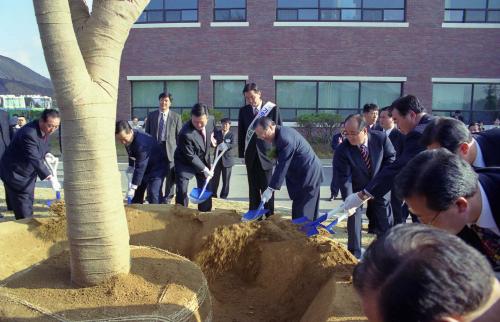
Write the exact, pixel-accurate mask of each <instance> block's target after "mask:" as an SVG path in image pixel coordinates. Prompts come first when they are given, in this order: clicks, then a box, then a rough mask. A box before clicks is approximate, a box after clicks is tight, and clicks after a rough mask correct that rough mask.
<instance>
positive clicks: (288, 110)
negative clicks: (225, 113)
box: [276, 81, 402, 121]
mask: <svg viewBox="0 0 500 322" xmlns="http://www.w3.org/2000/svg"><path fill="white" fill-rule="evenodd" d="M401 92H402V83H399V82H353V81H350V82H342V81H335V82H317V81H277V82H276V104H277V105H278V106H279V107H280V109H281V113H282V117H283V119H284V120H285V121H295V119H296V117H297V116H298V115H301V114H304V113H318V112H322V113H324V112H327V113H337V114H340V115H342V116H347V115H349V114H353V113H360V112H361V107H362V106H363V105H364V104H366V103H375V104H377V105H379V106H380V107H384V106H387V105H390V104H391V103H392V102H393V101H394V100H395V99H397V98H398V97H400V96H401Z"/></svg>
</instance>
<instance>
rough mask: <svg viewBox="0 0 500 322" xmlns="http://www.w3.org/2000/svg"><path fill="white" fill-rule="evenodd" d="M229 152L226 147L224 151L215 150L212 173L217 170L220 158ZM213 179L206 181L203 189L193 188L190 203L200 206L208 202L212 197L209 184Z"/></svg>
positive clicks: (209, 178)
mask: <svg viewBox="0 0 500 322" xmlns="http://www.w3.org/2000/svg"><path fill="white" fill-rule="evenodd" d="M226 151H227V146H224V148H223V149H219V147H217V149H216V150H215V160H214V163H213V164H212V167H211V168H210V171H211V172H213V171H214V170H215V167H216V166H217V163H218V162H219V160H220V158H221V157H222V155H223V154H224V153H225V152H226ZM211 179H212V178H211V177H208V178H207V179H206V180H205V184H204V185H203V188H202V189H200V188H193V190H191V193H190V194H189V201H191V202H192V203H194V204H199V203H203V202H205V201H207V200H208V198H210V197H211V196H212V192H211V191H208V190H207V186H208V183H209V182H210V180H211Z"/></svg>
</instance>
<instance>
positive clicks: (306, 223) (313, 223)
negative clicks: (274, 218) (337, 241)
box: [292, 203, 349, 237]
mask: <svg viewBox="0 0 500 322" xmlns="http://www.w3.org/2000/svg"><path fill="white" fill-rule="evenodd" d="M342 212H344V203H342V204H341V205H340V206H338V207H337V208H335V209H333V210H330V211H329V212H328V213H326V214H324V215H322V216H320V217H319V218H318V219H316V220H310V219H308V218H307V217H305V216H304V217H300V218H297V219H293V220H292V222H293V223H294V224H297V225H301V227H300V230H301V231H303V232H305V233H306V235H307V237H311V236H314V235H317V234H318V233H319V231H318V228H320V227H321V228H324V229H325V230H326V231H328V232H329V233H330V234H335V231H333V227H335V226H337V224H338V223H340V222H341V221H342V220H345V219H346V218H347V217H349V214H347V213H344V214H342V215H341V216H338V217H337V218H335V219H334V220H333V221H332V222H331V223H330V224H328V225H324V224H323V223H324V222H325V221H326V220H328V219H330V218H332V217H333V216H334V215H336V214H338V213H342Z"/></svg>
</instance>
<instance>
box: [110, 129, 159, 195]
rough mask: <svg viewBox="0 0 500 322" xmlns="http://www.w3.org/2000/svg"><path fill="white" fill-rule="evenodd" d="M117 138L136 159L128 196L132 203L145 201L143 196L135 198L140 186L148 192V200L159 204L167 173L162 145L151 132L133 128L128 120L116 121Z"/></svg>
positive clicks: (134, 159)
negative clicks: (163, 181) (162, 185)
mask: <svg viewBox="0 0 500 322" xmlns="http://www.w3.org/2000/svg"><path fill="white" fill-rule="evenodd" d="M115 136H116V139H117V140H118V141H119V142H121V143H122V144H123V145H125V148H126V149H127V153H128V156H129V158H131V159H132V160H133V161H134V171H133V173H132V174H133V176H132V181H131V185H130V187H129V190H128V192H127V197H128V198H130V199H132V203H143V200H144V199H143V196H140V197H139V198H135V193H136V190H137V189H138V187H141V186H142V187H143V188H142V190H146V189H147V192H148V197H147V198H148V202H149V203H150V204H159V203H160V201H161V184H162V180H163V177H164V175H165V166H164V159H163V158H162V153H161V152H160V150H161V147H160V146H159V145H158V143H157V142H156V140H155V139H154V138H153V137H152V136H151V135H149V134H147V133H144V132H142V131H140V130H137V129H135V130H133V129H132V127H131V126H130V124H129V123H128V122H127V121H118V122H116V127H115Z"/></svg>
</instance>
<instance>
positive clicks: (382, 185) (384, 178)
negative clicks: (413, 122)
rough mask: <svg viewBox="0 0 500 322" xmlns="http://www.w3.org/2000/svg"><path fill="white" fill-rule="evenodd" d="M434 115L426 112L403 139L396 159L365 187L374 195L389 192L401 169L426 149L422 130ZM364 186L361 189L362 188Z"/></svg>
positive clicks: (379, 195)
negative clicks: (401, 148)
mask: <svg viewBox="0 0 500 322" xmlns="http://www.w3.org/2000/svg"><path fill="white" fill-rule="evenodd" d="M433 118H434V117H433V116H431V115H428V114H424V115H423V116H422V118H421V119H420V122H419V123H418V125H417V126H416V127H415V128H414V129H413V130H412V131H411V132H410V133H408V134H407V135H406V136H405V139H404V141H403V150H402V151H401V155H400V156H399V158H397V159H396V161H395V162H394V163H392V164H390V165H389V166H387V167H385V168H384V169H383V170H382V171H380V172H379V173H378V174H377V175H376V176H375V177H374V178H373V179H372V180H370V182H369V183H368V184H367V185H366V187H364V189H366V190H367V191H368V192H369V193H370V194H371V195H372V196H374V197H381V196H384V195H385V194H386V193H388V192H389V191H390V190H391V189H392V186H393V182H394V178H395V177H396V175H397V174H398V173H399V171H400V170H401V169H402V168H403V167H404V166H405V165H406V164H407V163H408V162H409V161H410V160H411V159H413V157H414V156H416V155H417V154H419V153H420V152H422V151H424V150H425V149H426V147H425V146H423V145H422V144H421V143H420V138H421V137H422V132H423V131H424V129H425V127H426V126H427V124H429V122H431V121H432V119H433ZM362 189H363V187H362V188H361V189H360V190H362Z"/></svg>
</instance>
